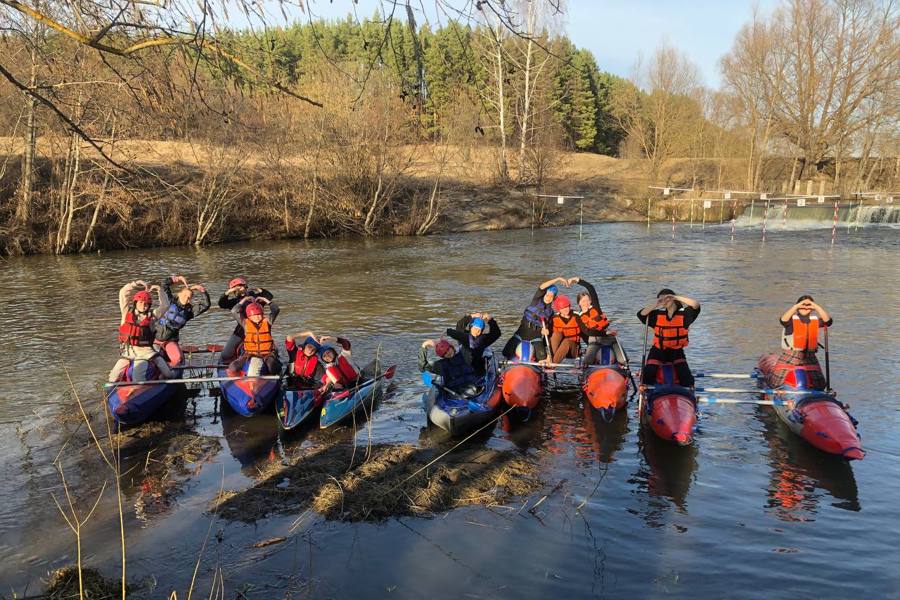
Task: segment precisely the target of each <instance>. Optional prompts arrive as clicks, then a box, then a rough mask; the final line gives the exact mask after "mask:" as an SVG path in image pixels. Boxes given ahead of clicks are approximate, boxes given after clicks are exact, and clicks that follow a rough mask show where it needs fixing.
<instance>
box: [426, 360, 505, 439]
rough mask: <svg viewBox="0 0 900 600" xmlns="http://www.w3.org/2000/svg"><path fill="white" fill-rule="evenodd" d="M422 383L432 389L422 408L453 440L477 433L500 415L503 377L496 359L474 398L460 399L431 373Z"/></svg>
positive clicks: (481, 381)
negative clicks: (501, 381)
mask: <svg viewBox="0 0 900 600" xmlns="http://www.w3.org/2000/svg"><path fill="white" fill-rule="evenodd" d="M422 380H423V381H425V383H426V385H430V386H431V389H430V390H428V391H427V392H426V393H425V394H424V395H423V396H422V406H423V408H424V409H425V414H426V415H427V417H428V420H429V421H431V422H432V423H434V424H435V425H436V426H438V427H440V428H441V429H443V430H444V431H446V432H447V433H449V434H450V435H451V436H457V435H465V434H467V433H470V432H472V431H475V430H477V429H478V428H480V427H483V426H484V425H486V424H487V423H489V422H490V421H491V420H492V419H494V418H496V416H497V415H498V414H499V412H500V408H499V407H500V397H501V389H500V385H499V383H500V377H499V373H498V369H497V361H496V360H495V359H494V358H493V356H491V357H490V359H489V360H488V365H487V368H486V370H485V374H484V377H483V378H482V379H481V380H480V381H479V382H478V384H477V386H475V387H476V390H475V391H474V393H472V394H470V395H467V396H464V395H460V394H457V393H455V392H453V391H452V390H449V389H447V388H445V387H443V386H442V385H440V384H439V383H437V382H436V381H434V378H433V376H432V374H431V373H428V372H427V371H426V372H424V373H422Z"/></svg>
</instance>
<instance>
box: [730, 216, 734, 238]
mask: <svg viewBox="0 0 900 600" xmlns="http://www.w3.org/2000/svg"><path fill="white" fill-rule="evenodd" d="M731 241H732V242H733V241H734V216H732V217H731Z"/></svg>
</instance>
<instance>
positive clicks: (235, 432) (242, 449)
mask: <svg viewBox="0 0 900 600" xmlns="http://www.w3.org/2000/svg"><path fill="white" fill-rule="evenodd" d="M221 417H222V437H223V438H225V443H226V444H227V445H228V450H229V451H230V452H231V456H233V457H234V459H235V460H237V461H238V462H239V463H240V465H241V473H243V474H244V475H245V476H247V477H255V476H256V475H257V474H258V473H259V470H260V469H261V468H262V466H263V463H272V462H276V461H280V460H281V447H280V446H279V440H278V434H279V432H280V429H281V428H280V426H279V425H278V421H277V419H276V418H275V417H274V415H270V414H269V413H265V414H261V415H257V416H254V417H242V416H241V415H239V414H237V413H236V412H234V411H233V410H231V407H229V406H228V405H227V403H224V402H223V403H222V411H221Z"/></svg>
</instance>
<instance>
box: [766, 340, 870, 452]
mask: <svg viewBox="0 0 900 600" xmlns="http://www.w3.org/2000/svg"><path fill="white" fill-rule="evenodd" d="M777 363H778V355H776V354H767V355H764V356H762V357H760V359H759V364H758V367H757V371H758V373H759V377H758V379H757V382H758V383H759V384H760V386H762V387H766V388H772V387H775V389H782V390H788V391H798V390H799V391H802V390H804V389H806V388H805V387H803V386H802V385H791V384H790V383H785V384H782V385H780V386H777V387H776V386H773V385H771V383H773V380H772V376H773V373H774V371H775V365H776V364H777ZM787 368H789V369H790V368H793V369H796V371H797V373H796V374H795V376H794V377H790V376H789V377H788V378H787V380H788V381H795V382H803V381H806V377H805V373H804V371H805V369H804V368H803V367H801V366H788V367H787ZM774 395H775V396H776V397H777V398H778V400H780V401H783V402H778V403H776V404H775V406H774V409H775V414H776V415H778V418H779V419H781V421H782V422H784V424H785V425H787V427H788V429H790V430H791V431H792V432H794V433H795V434H797V435H798V436H800V437H801V438H803V439H804V440H806V441H807V442H809V443H810V444H811V445H813V446H815V447H816V448H818V449H819V450H822V451H824V452H828V453H829V454H836V455H838V456H841V457H843V458H845V459H847V460H861V459H862V458H863V457H864V456H865V452H864V451H863V449H862V445H861V443H860V438H859V433H858V432H857V431H856V425H855V423H854V421H853V418H852V417H851V416H850V415H849V414H848V413H847V411H846V410H845V409H844V406H843V405H842V404H841V403H840V402H839V401H838V400H837V398H836V397H835V396H834V394H833V393H829V392H826V391H824V390H809V393H808V394H791V395H787V394H785V395H778V394H774Z"/></svg>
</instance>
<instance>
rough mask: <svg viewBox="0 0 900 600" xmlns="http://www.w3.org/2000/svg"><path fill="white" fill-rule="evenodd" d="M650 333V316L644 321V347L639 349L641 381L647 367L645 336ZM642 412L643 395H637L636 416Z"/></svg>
mask: <svg viewBox="0 0 900 600" xmlns="http://www.w3.org/2000/svg"><path fill="white" fill-rule="evenodd" d="M649 331H650V315H649V314H648V315H647V320H646V321H644V347H643V348H641V381H643V379H644V368H645V367H646V366H647V334H648V333H649ZM643 411H644V395H643V394H638V414H642V413H643Z"/></svg>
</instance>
